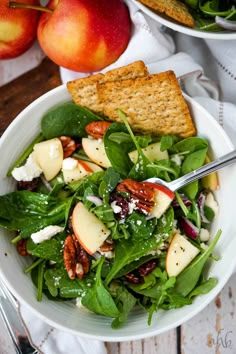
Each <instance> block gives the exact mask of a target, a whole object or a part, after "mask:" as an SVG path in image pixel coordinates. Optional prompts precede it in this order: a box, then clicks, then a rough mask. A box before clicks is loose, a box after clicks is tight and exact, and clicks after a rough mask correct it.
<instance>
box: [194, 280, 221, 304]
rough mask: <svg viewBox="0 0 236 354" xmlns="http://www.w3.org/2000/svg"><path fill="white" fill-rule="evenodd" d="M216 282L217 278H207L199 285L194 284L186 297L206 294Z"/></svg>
mask: <svg viewBox="0 0 236 354" xmlns="http://www.w3.org/2000/svg"><path fill="white" fill-rule="evenodd" d="M217 283H218V280H217V279H216V278H209V279H207V280H205V281H203V282H202V283H201V284H200V285H198V286H196V287H195V288H194V289H193V291H191V293H190V294H189V295H188V297H189V298H190V299H191V298H192V297H194V296H198V295H202V294H207V293H209V291H211V290H212V289H213V288H214V287H215V286H216V284H217Z"/></svg>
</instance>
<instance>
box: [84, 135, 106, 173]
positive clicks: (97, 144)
mask: <svg viewBox="0 0 236 354" xmlns="http://www.w3.org/2000/svg"><path fill="white" fill-rule="evenodd" d="M82 147H83V149H84V152H85V154H86V155H87V156H88V157H89V158H90V159H91V160H92V161H93V162H95V163H96V164H97V165H99V166H102V167H104V168H108V167H110V166H111V163H110V160H109V159H108V157H107V154H106V151H105V146H104V141H103V140H102V139H91V138H83V139H82Z"/></svg>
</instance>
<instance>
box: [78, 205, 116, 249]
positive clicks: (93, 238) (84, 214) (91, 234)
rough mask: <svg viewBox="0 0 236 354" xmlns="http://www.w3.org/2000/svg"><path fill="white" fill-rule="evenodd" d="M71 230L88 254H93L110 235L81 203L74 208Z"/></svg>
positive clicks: (101, 223)
mask: <svg viewBox="0 0 236 354" xmlns="http://www.w3.org/2000/svg"><path fill="white" fill-rule="evenodd" d="M72 228H73V231H74V234H75V236H76V237H77V239H78V241H79V243H80V244H81V246H82V247H83V248H84V249H85V250H86V252H88V254H93V253H95V252H96V251H97V250H98V249H99V248H100V247H101V246H102V244H103V243H104V241H105V240H106V239H107V237H108V236H109V235H110V233H111V231H110V230H109V229H108V228H107V227H106V226H105V225H104V224H103V222H102V221H101V220H99V219H98V218H97V217H96V215H94V214H93V213H91V212H90V211H89V210H88V209H87V208H86V207H85V206H84V204H83V203H82V202H78V203H77V204H76V206H75V207H74V210H73V213H72Z"/></svg>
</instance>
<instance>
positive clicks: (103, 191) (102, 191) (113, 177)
mask: <svg viewBox="0 0 236 354" xmlns="http://www.w3.org/2000/svg"><path fill="white" fill-rule="evenodd" d="M119 181H120V174H119V173H118V172H116V170H115V169H114V168H113V167H109V168H108V169H107V170H106V171H105V173H104V176H103V179H102V181H101V183H100V186H99V195H100V197H102V198H103V199H104V202H105V203H108V202H109V196H110V193H111V192H112V191H113V190H114V189H115V188H116V186H117V184H118V182H119Z"/></svg>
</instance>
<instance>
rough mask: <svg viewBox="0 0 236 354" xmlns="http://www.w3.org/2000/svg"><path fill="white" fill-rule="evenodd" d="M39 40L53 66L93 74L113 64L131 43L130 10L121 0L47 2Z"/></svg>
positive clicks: (39, 26)
mask: <svg viewBox="0 0 236 354" xmlns="http://www.w3.org/2000/svg"><path fill="white" fill-rule="evenodd" d="M47 7H48V8H50V9H53V12H52V13H46V12H45V13H43V14H42V15H41V17H40V21H39V25H38V41H39V43H40V46H41V48H42V49H43V51H44V52H45V54H46V55H47V56H48V57H49V58H50V59H51V60H52V61H54V62H55V63H56V64H58V65H60V66H63V67H65V68H67V69H70V70H74V71H79V72H94V71H98V70H101V69H103V68H104V67H106V66H108V65H110V64H111V63H113V62H114V61H116V60H117V59H118V58H119V56H120V55H121V54H122V53H123V51H124V50H125V49H126V47H127V45H128V42H129V40H130V33H131V21H130V16H129V10H128V8H127V6H126V5H125V4H124V3H123V1H122V0H70V1H68V0H59V1H58V0H50V1H49V3H48V5H47Z"/></svg>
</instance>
